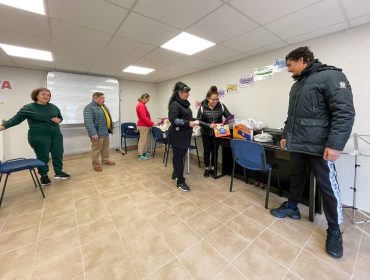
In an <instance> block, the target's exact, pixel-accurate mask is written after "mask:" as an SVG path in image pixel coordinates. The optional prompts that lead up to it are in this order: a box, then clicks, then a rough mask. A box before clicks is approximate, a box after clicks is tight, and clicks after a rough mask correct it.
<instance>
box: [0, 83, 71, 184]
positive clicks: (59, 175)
mask: <svg viewBox="0 0 370 280" xmlns="http://www.w3.org/2000/svg"><path fill="white" fill-rule="evenodd" d="M50 97H51V93H50V90H48V89H47V88H37V89H35V90H33V91H32V93H31V98H32V100H33V101H34V102H33V103H30V104H27V105H25V106H23V107H22V108H21V109H20V110H19V111H18V113H17V114H16V115H15V116H14V117H13V118H11V119H9V120H7V121H5V122H4V123H3V124H2V125H0V131H1V130H4V129H7V128H10V127H12V126H15V125H18V124H20V123H21V122H23V121H24V120H25V119H27V121H28V125H29V130H28V143H29V144H30V145H31V147H32V148H33V150H34V151H35V154H36V157H37V159H39V160H41V161H43V162H45V164H46V166H45V167H41V168H39V174H40V175H41V178H40V181H41V184H42V185H44V186H45V185H49V184H50V179H49V177H48V171H49V168H48V162H49V153H50V154H51V157H52V160H53V168H54V172H55V176H54V179H69V178H70V177H71V176H70V175H68V174H67V173H64V172H63V171H62V169H63V152H64V150H63V135H62V133H61V132H60V128H59V124H60V123H61V122H62V120H63V118H62V115H61V113H60V110H59V108H58V107H57V106H55V105H54V104H51V103H49V101H50Z"/></svg>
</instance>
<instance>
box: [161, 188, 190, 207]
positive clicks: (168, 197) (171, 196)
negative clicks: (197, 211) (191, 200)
mask: <svg viewBox="0 0 370 280" xmlns="http://www.w3.org/2000/svg"><path fill="white" fill-rule="evenodd" d="M159 199H160V200H162V201H163V202H164V203H165V204H167V205H168V206H174V205H176V204H180V203H182V202H184V201H186V200H187V199H186V198H185V197H184V196H183V195H182V194H181V193H180V190H178V189H177V191H173V192H170V193H166V194H163V195H160V196H159Z"/></svg>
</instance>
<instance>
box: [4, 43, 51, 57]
mask: <svg viewBox="0 0 370 280" xmlns="http://www.w3.org/2000/svg"><path fill="white" fill-rule="evenodd" d="M0 47H1V48H2V49H3V50H4V52H6V54H7V55H10V56H17V57H24V58H31V59H38V60H46V61H53V55H52V54H51V52H49V51H42V50H37V49H30V48H24V47H19V46H12V45H7V44H0Z"/></svg>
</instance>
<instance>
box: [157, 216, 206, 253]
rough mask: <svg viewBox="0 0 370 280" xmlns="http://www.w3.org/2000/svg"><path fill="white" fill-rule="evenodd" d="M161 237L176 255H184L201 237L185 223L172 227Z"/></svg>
mask: <svg viewBox="0 0 370 280" xmlns="http://www.w3.org/2000/svg"><path fill="white" fill-rule="evenodd" d="M161 235H162V237H163V240H164V241H165V242H166V243H167V245H168V246H169V247H170V248H171V249H172V250H173V251H174V252H175V254H176V255H178V254H180V253H182V252H183V251H185V250H186V249H187V248H189V247H190V246H191V245H193V244H194V243H195V242H197V241H198V240H199V239H200V236H199V235H198V234H197V233H195V231H194V230H193V229H191V228H190V227H189V226H188V225H187V224H185V223H183V222H182V223H179V224H177V225H175V226H173V227H170V228H169V229H167V230H166V231H164V232H163V233H162V234H161Z"/></svg>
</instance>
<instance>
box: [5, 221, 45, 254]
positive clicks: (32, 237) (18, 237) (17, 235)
mask: <svg viewBox="0 0 370 280" xmlns="http://www.w3.org/2000/svg"><path fill="white" fill-rule="evenodd" d="M38 232H39V226H38V225H37V226H33V227H29V228H26V229H21V230H18V231H15V232H11V233H8V234H3V235H0V255H1V254H4V253H6V252H9V251H11V250H14V249H16V248H19V247H23V246H26V245H29V244H34V243H36V239H37V234H38Z"/></svg>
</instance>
